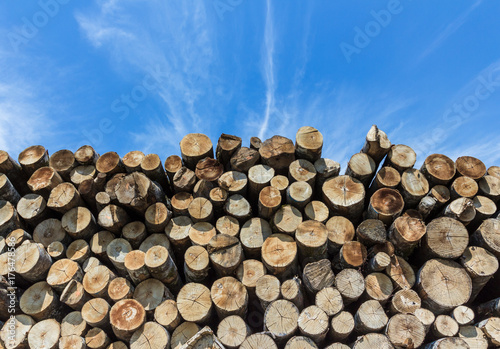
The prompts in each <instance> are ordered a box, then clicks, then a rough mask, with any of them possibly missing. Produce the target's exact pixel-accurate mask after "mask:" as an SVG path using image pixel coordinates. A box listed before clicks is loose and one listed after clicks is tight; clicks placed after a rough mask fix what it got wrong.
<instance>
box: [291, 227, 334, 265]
mask: <svg viewBox="0 0 500 349" xmlns="http://www.w3.org/2000/svg"><path fill="white" fill-rule="evenodd" d="M295 240H296V242H297V248H298V252H299V259H300V262H301V263H302V265H306V264H307V263H310V262H313V261H317V260H320V259H324V258H327V252H328V251H327V243H328V230H327V229H326V226H325V225H324V224H323V223H320V222H316V221H312V220H310V221H304V222H302V223H300V224H299V226H298V227H297V229H296V231H295Z"/></svg>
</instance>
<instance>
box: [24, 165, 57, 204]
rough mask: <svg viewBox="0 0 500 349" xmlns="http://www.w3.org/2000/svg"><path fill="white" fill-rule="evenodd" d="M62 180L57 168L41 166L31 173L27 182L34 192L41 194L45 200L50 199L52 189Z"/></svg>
mask: <svg viewBox="0 0 500 349" xmlns="http://www.w3.org/2000/svg"><path fill="white" fill-rule="evenodd" d="M62 182H63V179H62V178H61V176H59V174H58V173H57V172H56V170H54V169H53V168H51V167H41V168H39V169H38V170H36V171H35V172H34V173H33V174H32V175H31V177H30V179H28V182H27V183H28V187H29V189H30V190H31V191H32V192H33V193H35V194H40V195H41V196H43V198H44V199H45V200H48V199H49V196H50V192H51V190H52V189H54V188H55V187H57V186H58V185H59V184H61V183H62Z"/></svg>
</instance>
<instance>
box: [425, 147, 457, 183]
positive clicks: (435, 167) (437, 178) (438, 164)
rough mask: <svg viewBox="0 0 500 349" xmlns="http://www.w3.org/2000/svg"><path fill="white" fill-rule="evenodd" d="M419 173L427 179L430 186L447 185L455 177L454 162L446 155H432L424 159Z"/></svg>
mask: <svg viewBox="0 0 500 349" xmlns="http://www.w3.org/2000/svg"><path fill="white" fill-rule="evenodd" d="M420 172H421V173H422V174H423V175H424V176H425V177H426V178H427V180H428V181H429V184H430V185H431V186H434V185H438V184H441V185H448V184H449V183H450V181H451V180H452V179H453V177H455V173H456V168H455V162H454V161H453V160H452V159H450V158H449V157H447V156H446V155H443V154H432V155H429V156H428V157H427V158H426V159H425V161H424V163H423V164H422V167H421V168H420Z"/></svg>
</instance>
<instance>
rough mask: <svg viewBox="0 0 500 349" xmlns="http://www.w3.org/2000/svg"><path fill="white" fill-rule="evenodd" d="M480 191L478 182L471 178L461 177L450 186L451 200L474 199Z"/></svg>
mask: <svg viewBox="0 0 500 349" xmlns="http://www.w3.org/2000/svg"><path fill="white" fill-rule="evenodd" d="M478 190H479V186H478V185H477V182H476V181H475V180H473V179H472V178H470V177H465V176H461V177H458V178H456V179H455V180H454V181H453V182H452V183H451V185H450V193H451V198H452V199H453V200H454V199H458V198H460V197H464V198H469V199H472V198H473V197H474V196H476V194H477V192H478Z"/></svg>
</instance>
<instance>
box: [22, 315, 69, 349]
mask: <svg viewBox="0 0 500 349" xmlns="http://www.w3.org/2000/svg"><path fill="white" fill-rule="evenodd" d="M60 335H61V325H60V324H59V322H57V321H56V320H54V319H46V320H42V321H40V322H37V323H36V324H34V325H33V327H31V330H30V332H29V333H28V345H29V347H30V348H46V349H56V348H58V345H59V337H60Z"/></svg>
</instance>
